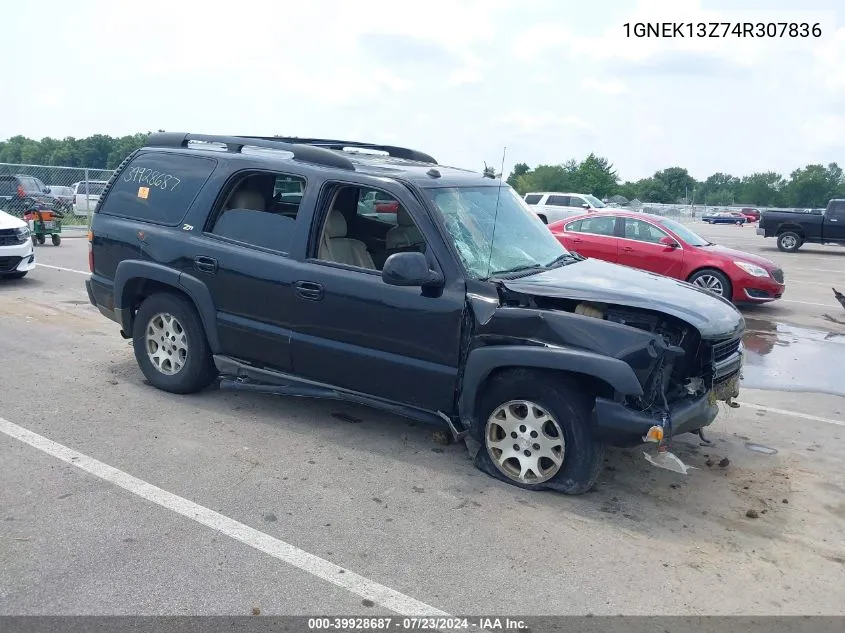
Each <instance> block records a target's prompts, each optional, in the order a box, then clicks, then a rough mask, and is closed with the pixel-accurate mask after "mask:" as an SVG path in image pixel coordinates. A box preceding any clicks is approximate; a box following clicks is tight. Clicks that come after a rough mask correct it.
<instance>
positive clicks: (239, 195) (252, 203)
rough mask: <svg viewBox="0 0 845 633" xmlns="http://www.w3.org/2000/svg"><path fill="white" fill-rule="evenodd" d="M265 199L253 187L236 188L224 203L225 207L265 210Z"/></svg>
mask: <svg viewBox="0 0 845 633" xmlns="http://www.w3.org/2000/svg"><path fill="white" fill-rule="evenodd" d="M266 204H267V201H266V200H265V199H264V196H262V195H261V194H260V193H258V192H257V191H255V190H254V189H243V188H241V189H238V190H237V191H236V192H235V193H234V194H233V195H232V197H231V198H229V203H228V204H227V205H226V208H227V209H251V210H252V211H265V210H266Z"/></svg>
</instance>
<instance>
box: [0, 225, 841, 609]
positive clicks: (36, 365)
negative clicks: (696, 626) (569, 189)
mask: <svg viewBox="0 0 845 633" xmlns="http://www.w3.org/2000/svg"><path fill="white" fill-rule="evenodd" d="M694 226H695V227H696V229H697V230H698V231H699V232H700V233H701V234H702V235H704V236H706V237H709V238H710V239H712V240H714V241H716V242H718V243H722V244H725V245H726V246H731V247H735V248H740V249H743V250H747V251H750V252H755V253H758V254H761V255H764V256H766V257H769V258H771V259H774V260H775V261H777V262H779V263H780V264H781V265H782V267H783V269H784V271H785V276H786V281H787V290H786V294H785V295H784V298H783V299H781V300H780V301H778V302H776V303H774V304H770V305H765V306H758V307H753V308H743V312H744V313H745V315H746V318H747V322H748V328H749V334H748V337H747V339H746V347H747V349H748V360H747V368H746V374H745V379H746V382H745V387H744V389H743V391H742V393H741V395H740V398H739V402H740V407H739V408H737V409H731V408H727V407H726V408H725V410H724V411H723V413H722V414H721V416H720V418H719V419H718V420H717V421H716V422H715V423H714V424H713V425H712V426H711V427H710V432H709V434H708V436H709V439H710V440H712V442H713V445H712V446H705V445H702V444H701V443H700V441H699V438H697V437H692V438H690V439H682V440H678V441H677V443H676V447H675V450H676V452H677V453H678V454H679V455H680V456H681V457H682V458H683V459H684V461H685V462H687V463H688V464H690V465H692V466H694V467H695V469H694V470H692V471H691V472H690V473H689V474H688V475H685V476H684V475H679V474H674V473H671V472H667V471H662V470H658V469H655V468H653V467H651V466H649V465H648V464H647V463H646V462H645V460H644V459H643V456H642V453H641V451H639V450H637V449H633V450H625V451H623V450H617V451H612V452H610V454H609V456H608V461H607V464H606V471H605V473H604V474H603V476H602V478H601V480H600V482H599V484H598V486H597V488H596V489H595V491H593V492H591V493H590V494H587V495H584V496H581V497H566V496H563V495H560V494H556V493H551V492H550V493H528V492H526V491H523V490H520V489H518V488H515V487H512V486H508V485H506V484H503V483H500V482H498V481H495V480H493V479H491V478H490V477H487V476H486V475H484V474H483V473H481V472H479V471H477V470H476V469H475V468H474V467H473V466H472V463H471V462H470V460H469V458H468V456H467V451H466V448H465V447H464V446H463V445H457V444H452V445H449V446H441V445H439V444H437V443H436V442H435V441H434V440H433V437H432V430H431V429H429V428H426V427H423V426H421V425H418V424H414V423H410V422H408V421H405V420H403V419H399V418H395V417H392V416H389V415H385V414H382V413H377V412H374V411H371V410H369V409H365V408H362V407H353V406H347V405H340V404H337V403H331V402H323V401H310V400H303V399H286V398H280V397H274V396H262V395H256V394H247V393H231V392H221V391H214V390H212V391H208V392H206V393H203V394H199V395H195V396H174V395H170V394H166V393H163V392H160V391H157V390H155V389H153V388H152V387H150V386H148V385H146V384H145V382H144V380H143V377H142V375H141V373H140V371H139V370H138V369H137V367H136V364H135V360H134V357H133V355H132V350H131V347H130V344H129V342H128V341H125V340H123V339H122V338H121V337H120V336H119V334H118V328H117V326H116V325H114V324H113V323H111V322H109V321H107V320H106V319H104V318H103V317H101V316H100V315H99V313H98V312H97V311H96V310H95V309H94V308H93V307H91V306H90V305H88V299H87V295H86V294H85V290H84V286H83V281H84V279H85V275H86V271H87V250H86V243H85V241H84V239H73V238H68V239H66V240H65V241H64V242H63V243H62V245H61V246H60V247H52V246H49V245H48V246H41V247H38V250H37V257H38V262H39V267H38V268H37V269H36V270H35V271H33V273H31V274H30V275H29V276H28V277H26V278H25V279H23V280H19V281H13V282H5V283H0V358H2V359H3V360H2V363H0V381H2V398H0V481H2V485H0V570H2V572H0V615H24V614H43V615H46V614H50V615H53V614H67V615H71V614H73V615H77V614H98V615H99V614H115V615H119V614H138V615H140V614H175V615H186V614H229V615H249V614H250V613H252V611H253V609H255V608H257V609H260V611H261V613H262V614H273V615H278V614H297V615H302V614H308V615H322V614H339V615H353V614H354V615H375V614H382V613H383V614H390V613H404V614H417V613H439V612H444V613H449V614H484V615H489V614H500V615H536V614H544V615H551V614H587V613H593V614H596V615H603V614H673V615H674V614H678V615H681V614H682V615H702V614H755V615H759V614H783V615H787V614H826V615H841V614H845V582H843V579H845V470H843V468H842V464H843V458H845V445H843V442H842V438H843V435H845V428H843V427H845V373H843V371H842V358H843V351H845V310H843V309H842V307H841V306H840V305H839V304H838V303H837V302H836V301H835V299H834V298H833V293H832V291H831V287H837V288H840V289H841V290H843V291H845V248H839V247H821V246H813V245H807V246H804V247H803V248H802V249H801V250H800V251H799V252H797V253H795V254H790V255H787V254H784V253H780V252H779V251H778V250H777V249H776V247H775V245H774V241H773V240H764V239H763V238H761V237H759V236H757V235H756V234H755V233H754V228H753V226H746V227H735V226H715V227H710V226H706V225H702V224H700V223H696V224H694ZM825 315H827V316H825ZM840 322H841V323H840ZM755 445H758V446H756V448H758V450H752V449H753V448H755ZM759 446H762V447H763V448H764V449H772V450H763V452H760V450H759ZM772 451H774V452H772ZM725 458H727V460H726V459H725ZM726 462H729V463H727V464H726ZM720 464H726V465H725V466H722V465H720ZM749 514H751V515H752V516H756V518H752V517H749V516H748V515H749Z"/></svg>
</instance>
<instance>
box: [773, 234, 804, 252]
mask: <svg viewBox="0 0 845 633" xmlns="http://www.w3.org/2000/svg"><path fill="white" fill-rule="evenodd" d="M799 248H801V236H800V235H798V233H795V232H794V231H786V232H784V233H781V234H780V235H778V249H780V250H782V251H783V252H784V253H794V252H795V251H797V250H798V249H799Z"/></svg>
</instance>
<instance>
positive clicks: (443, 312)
mask: <svg viewBox="0 0 845 633" xmlns="http://www.w3.org/2000/svg"><path fill="white" fill-rule="evenodd" d="M372 150H376V151H377V152H379V153H376V152H374V151H372ZM374 198H378V199H379V200H382V201H384V200H394V201H396V203H397V204H396V205H393V206H392V207H391V206H390V205H386V206H385V207H384V208H386V209H390V208H393V209H395V210H396V213H395V218H390V217H387V218H385V217H384V216H385V215H388V216H389V213H388V214H385V213H379V214H377V217H373V215H374V214H373V213H372V212H371V209H370V208H369V206H368V205H367V204H362V202H366V201H368V200H372V199H374ZM380 204H382V203H380ZM89 239H90V262H89V263H90V267H91V273H92V274H91V277H90V278H89V279H88V280H87V281H86V286H87V289H88V295H89V297H90V300H91V303H92V304H93V305H95V306H96V307H97V308H99V310H100V311H101V312H102V313H103V314H104V315H106V316H107V317H109V318H110V319H112V320H114V321H116V322H117V323H119V324H120V326H121V328H122V331H121V334H122V335H123V336H124V337H125V338H131V339H133V345H134V349H135V355H136V358H137V361H138V364H139V365H140V367H141V370H142V371H143V373H144V375H145V376H146V378H147V379H148V380H149V382H150V383H151V384H152V385H154V386H155V387H158V388H159V389H163V390H165V391H169V392H174V393H190V392H196V391H199V390H202V389H204V388H206V387H208V386H209V385H211V384H212V383H213V382H214V381H215V380H216V379H219V380H220V386H221V387H223V388H238V389H248V390H255V391H264V392H270V393H276V394H283V395H295V396H311V397H326V398H334V399H339V400H345V401H349V402H356V403H362V404H366V405H370V406H374V407H379V408H381V409H383V410H387V411H391V412H394V413H397V414H400V415H404V416H406V417H409V418H413V419H416V420H419V421H424V422H430V423H433V424H439V425H442V426H443V427H444V429H445V430H448V432H449V433H451V436H452V437H453V438H454V439H455V440H456V441H457V440H460V439H463V438H465V437H466V436H467V435H469V436H470V437H471V438H473V439H474V440H476V441H477V442H479V443H480V445H481V446H480V447H479V449H478V451H477V453H476V456H475V463H476V465H477V466H478V467H479V468H481V469H482V470H484V471H486V472H488V473H490V474H492V475H494V476H496V477H498V478H499V479H502V480H503V481H507V482H510V483H514V484H516V485H519V486H522V487H525V488H544V487H546V488H554V489H557V490H560V491H563V492H566V493H569V494H578V493H583V492H586V491H587V490H589V489H590V488H591V487H592V486H593V484H594V482H595V480H596V478H597V476H598V474H599V472H600V469H601V466H602V461H603V460H602V452H603V446H604V445H605V444H612V445H621V446H633V445H637V444H642V443H643V442H657V443H658V445H659V446H658V453H662V455H663V456H665V455H666V453H665V452H663V449H665V446H666V442H668V440H669V439H670V438H671V437H673V436H674V435H677V434H680V433H687V432H700V429H702V428H703V427H705V426H707V425H709V424H710V423H711V422H712V421H713V420H714V418H715V417H716V414H717V411H718V408H717V401H719V400H725V401H730V399H731V398H732V397H735V396H736V395H737V393H738V384H739V374H740V370H741V367H742V361H743V355H742V346H741V337H742V334H743V331H744V328H745V322H744V320H743V318H742V315H740V313H739V312H738V311H737V310H736V308H735V307H734V306H733V305H731V304H730V303H729V302H728V301H726V300H724V299H722V298H721V297H717V296H715V295H713V294H712V293H709V292H707V291H705V290H701V289H698V288H696V287H694V286H691V285H689V284H687V283H683V282H680V281H675V280H673V279H670V278H667V277H662V276H658V275H654V274H650V273H645V272H641V271H638V270H635V269H632V268H627V267H623V266H617V265H614V264H610V263H606V262H602V261H599V260H594V259H586V258H584V257H581V256H579V255H577V254H574V253H570V252H568V251H567V250H566V249H565V248H564V247H563V246H562V245H561V244H560V243H559V242H558V241H557V240H556V239H555V238H554V236H553V235H552V234H551V232H550V231H549V230H548V228H547V227H546V226H545V225H544V224H543V223H542V221H541V220H540V219H538V218H537V216H536V215H535V214H533V213H532V212H531V211H530V209H529V208H528V207H526V205H525V203H524V202H523V201H522V199H521V198H520V197H519V195H517V193H516V192H515V191H514V190H513V189H511V188H510V187H509V186H508V185H506V184H505V183H503V182H502V181H501V180H492V179H490V178H485V177H483V176H482V175H481V174H477V173H473V172H470V171H465V170H461V169H455V168H451V167H444V166H441V165H438V164H437V162H436V161H435V160H434V159H433V158H432V157H430V156H428V155H427V154H424V153H421V152H418V151H414V150H410V149H406V148H401V147H392V146H379V145H372V144H367V143H355V142H344V141H334V140H318V139H297V138H280V137H273V138H268V137H244V136H237V137H220V136H206V135H192V134H172V133H161V134H154V135H152V136H151V137H150V138H149V140H148V142H147V145H146V146H145V147H144V148H142V149H140V150H138V151H136V152H135V153H133V154H131V155H130V156H129V157H128V158H127V159H126V160H125V161H124V162H123V163H122V164H121V165H120V166H119V167H118V169H117V171H116V173H115V175H114V176H113V177H112V179H111V180H110V181H109V184H108V185H107V186H106V189H105V191H104V193H103V195H102V196H101V199H100V202H99V203H98V205H97V208H96V210H95V214H94V216H93V220H92V224H91V234H90V237H89Z"/></svg>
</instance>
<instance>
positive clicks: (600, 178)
mask: <svg viewBox="0 0 845 633" xmlns="http://www.w3.org/2000/svg"><path fill="white" fill-rule="evenodd" d="M573 185H574V187H573V188H572V190H573V191H577V192H582V193H591V194H593V195H594V196H596V197H598V198H607V197H609V196H612V195H613V194H615V193H616V192H617V191H618V189H619V176H618V175H617V173H616V170H614V169H613V165H611V164H610V162H609V161H608V160H607V159H606V158H601V157H599V156H596V155H595V154H592V153H591V154H590V155H589V156H587V158H585V159H584V160H583V161H581V164H580V165H578V168H577V169H576V170H575V177H574V179H573Z"/></svg>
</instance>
